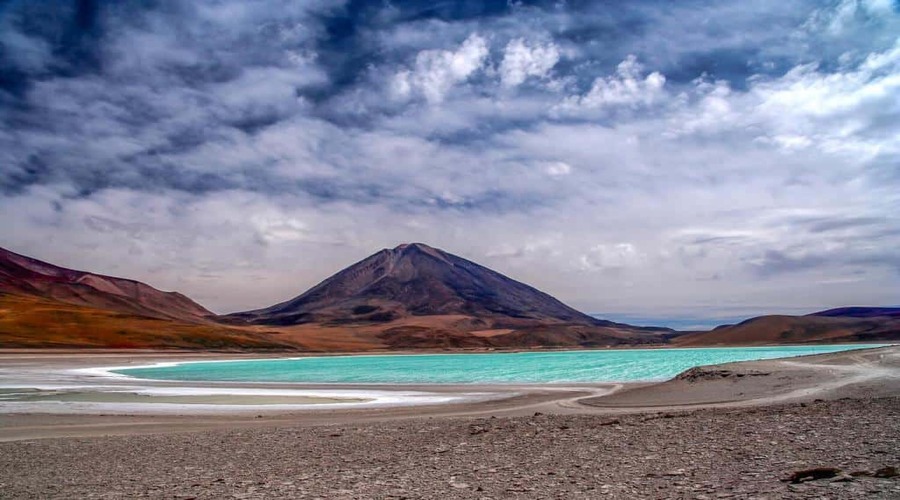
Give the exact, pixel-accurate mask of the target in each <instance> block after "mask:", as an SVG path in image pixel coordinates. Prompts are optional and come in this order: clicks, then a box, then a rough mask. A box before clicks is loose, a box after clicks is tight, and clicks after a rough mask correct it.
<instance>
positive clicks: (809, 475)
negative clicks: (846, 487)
mask: <svg viewBox="0 0 900 500" xmlns="http://www.w3.org/2000/svg"><path fill="white" fill-rule="evenodd" d="M840 473H841V469H838V468H837V467H816V468H815V469H804V470H798V471H796V472H794V473H793V474H791V475H790V476H788V477H787V479H784V481H789V482H791V483H795V484H796V483H802V482H804V481H815V480H818V479H829V478H832V477H835V476H837V475H838V474H840Z"/></svg>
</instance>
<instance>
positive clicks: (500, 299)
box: [231, 243, 622, 326]
mask: <svg viewBox="0 0 900 500" xmlns="http://www.w3.org/2000/svg"><path fill="white" fill-rule="evenodd" d="M409 315H412V316H435V315H463V316H471V317H476V318H495V319H508V320H510V321H512V322H521V321H553V322H561V323H572V324H581V325H589V326H622V325H616V324H615V323H612V322H609V321H603V320H598V319H595V318H593V317H591V316H588V315H586V314H584V313H581V312H579V311H576V310H575V309H572V308H571V307H569V306H567V305H565V304H563V303H562V302H560V301H558V300H556V299H555V298H553V297H551V296H550V295H547V294H546V293H544V292H541V291H540V290H537V289H535V288H532V287H530V286H528V285H526V284H524V283H520V282H518V281H516V280H513V279H511V278H508V277H506V276H504V275H502V274H500V273H498V272H495V271H492V270H490V269H488V268H486V267H483V266H480V265H478V264H476V263H474V262H471V261H468V260H466V259H463V258H461V257H457V256H456V255H453V254H450V253H447V252H444V251H442V250H438V249H436V248H432V247H430V246H428V245H425V244H422V243H409V244H404V245H400V246H398V247H396V248H394V249H384V250H381V251H380V252H378V253H375V254H373V255H371V256H369V257H367V258H365V259H363V260H361V261H360V262H357V263H356V264H353V265H352V266H350V267H348V268H346V269H344V270H343V271H340V272H339V273H337V274H335V275H334V276H332V277H330V278H328V279H326V280H325V281H323V282H322V283H319V284H318V285H316V286H315V287H313V288H311V289H310V290H309V291H307V292H305V293H303V294H302V295H299V296H297V297H295V298H293V299H290V300H288V301H286V302H282V303H280V304H276V305H274V306H271V307H267V308H265V309H258V310H255V311H248V312H243V313H237V314H234V315H231V316H232V317H236V318H242V319H244V320H246V321H248V322H251V323H257V324H269V325H294V324H302V323H320V322H387V321H392V320H395V319H398V318H401V317H405V316H409Z"/></svg>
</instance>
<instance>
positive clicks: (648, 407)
mask: <svg viewBox="0 0 900 500" xmlns="http://www.w3.org/2000/svg"><path fill="white" fill-rule="evenodd" d="M166 354H168V353H166ZM232 355H233V353H228V354H224V353H222V354H218V353H217V354H212V353H205V354H204V355H203V356H197V357H194V356H192V357H190V358H191V359H181V360H180V361H183V362H189V361H193V360H196V359H198V358H200V359H205V360H209V361H214V359H210V358H219V359H221V358H224V357H226V356H229V357H231V356H232ZM110 357H112V358H116V359H117V360H119V361H124V362H123V363H120V364H121V365H124V366H135V365H137V364H146V363H148V362H151V361H154V360H158V361H168V362H171V361H172V360H171V357H170V356H166V355H165V354H163V355H162V356H161V355H160V353H152V354H151V353H141V354H134V353H132V354H128V355H122V354H121V353H117V354H115V355H112V356H110V355H101V356H84V355H72V354H56V355H40V356H37V357H25V358H22V357H17V356H9V355H5V356H4V355H0V380H3V381H4V382H5V381H6V379H7V378H8V376H9V374H10V373H11V372H17V373H19V374H21V373H32V374H33V375H34V374H35V371H36V372H37V376H38V379H31V380H30V381H29V380H21V381H18V382H17V383H16V385H18V386H20V387H22V386H28V385H29V384H32V385H41V382H40V377H45V378H44V379H43V382H42V383H43V384H44V385H45V386H48V387H52V386H53V383H54V382H53V380H47V379H46V374H47V373H48V367H52V369H51V370H50V373H51V374H58V373H61V372H63V371H66V370H68V371H71V370H78V369H85V368H89V367H94V368H96V365H97V363H98V361H99V360H98V358H102V359H106V360H109V359H110ZM179 357H180V356H179ZM28 367H30V369H31V370H32V371H31V372H29V369H28ZM699 370H700V371H701V372H703V373H707V372H709V373H716V372H717V371H721V370H727V371H729V373H730V375H729V376H719V375H714V376H703V375H701V376H700V377H699V378H698V379H696V380H692V381H688V380H681V379H680V376H679V377H676V378H675V379H672V380H668V381H664V382H632V383H588V384H586V383H579V384H418V385H415V384H413V385H402V386H400V385H398V384H298V383H290V382H284V383H258V382H257V383H253V382H240V383H239V382H218V383H217V382H204V383H199V382H176V381H150V380H142V379H133V378H127V377H123V378H121V379H118V378H103V377H98V378H97V379H94V380H89V379H90V378H91V377H90V376H84V377H83V378H81V379H78V378H76V379H74V380H72V379H70V380H67V381H63V382H62V384H61V385H63V386H67V385H68V386H69V387H72V386H78V385H79V384H81V385H82V386H85V385H86V386H88V387H90V386H91V385H92V384H96V383H98V382H100V383H102V385H103V386H104V387H106V388H107V389H110V390H113V391H120V392H140V391H141V390H142V389H141V388H143V390H147V389H148V388H149V390H151V391H153V390H155V391H163V392H165V391H167V390H173V389H175V390H178V389H185V388H187V389H192V388H193V389H200V392H203V391H206V392H209V391H212V392H216V389H221V388H223V387H224V388H226V389H229V388H230V390H232V391H234V390H235V388H237V389H240V390H247V391H251V390H252V391H254V392H265V391H272V390H282V391H293V392H292V394H293V395H295V396H306V397H320V398H338V399H340V398H348V397H349V398H351V399H352V398H356V399H365V398H367V397H371V396H372V395H373V394H375V396H376V397H375V399H376V401H367V402H364V403H359V402H356V403H355V404H356V406H355V407H353V406H348V405H347V404H337V405H335V404H334V403H333V402H328V403H325V404H318V405H307V406H305V407H297V406H292V407H285V406H281V405H274V404H273V405H240V406H241V407H240V408H238V407H237V406H239V405H232V406H231V407H227V408H223V407H218V408H212V409H208V408H201V406H202V405H199V404H194V405H190V406H188V405H182V406H178V407H175V408H170V409H169V410H168V411H162V412H153V411H147V410H148V408H146V407H147V406H151V405H148V404H146V403H140V405H143V407H135V405H131V406H129V407H127V408H124V409H123V411H111V410H109V409H106V410H102V411H96V410H95V411H89V410H88V411H81V412H75V413H72V412H69V413H66V412H63V413H57V414H53V413H48V412H41V411H34V410H32V411H27V412H19V413H9V412H7V413H2V414H0V441H17V440H23V439H39V438H47V437H64V436H82V437H84V436H94V435H108V434H126V435H127V434H134V433H138V434H144V433H157V432H163V433H171V432H185V431H196V430H208V429H212V428H241V427H271V426H279V425H288V424H290V425H310V426H318V425H329V424H335V423H344V424H353V423H361V422H373V421H394V420H409V419H428V418H437V419H446V418H472V417H478V416H498V417H501V416H525V415H529V414H533V413H535V412H540V413H545V414H561V415H575V414H593V415H620V414H631V413H645V412H658V411H682V410H695V409H699V408H727V407H750V406H754V407H759V406H766V405H771V404H778V403H782V402H787V401H799V400H812V399H819V398H825V399H828V398H833V397H834V398H836V397H845V396H846V395H847V394H848V391H849V393H852V392H854V391H856V392H859V391H860V388H863V389H865V390H864V391H863V393H866V394H869V395H900V346H889V347H878V348H866V349H857V350H851V351H841V352H837V353H828V354H814V355H807V356H799V357H791V358H779V359H772V360H763V361H745V362H738V363H730V364H725V365H712V366H707V367H702V368H700V369H699ZM760 372H764V373H765V374H766V375H747V376H743V375H740V374H741V373H744V374H758V373H760ZM57 382H59V381H58V380H57ZM0 385H2V386H4V387H5V386H8V385H9V384H7V383H0ZM136 386H139V388H138V389H135V387H136ZM398 389H399V392H406V394H404V395H406V396H409V395H410V394H411V393H418V395H419V396H420V397H421V398H422V399H421V400H420V401H421V404H418V405H413V406H402V405H392V404H385V403H386V401H385V399H384V398H386V397H388V396H389V395H390V394H391V393H392V394H393V395H397V393H398ZM341 391H344V392H341ZM379 391H383V393H384V394H380V393H379ZM866 391H867V392H866ZM336 393H337V396H336ZM378 397H381V398H382V399H381V401H380V402H379V401H377V398H378ZM428 398H437V399H428ZM441 398H444V399H441ZM446 398H451V399H452V400H451V401H449V402H448V401H447V400H446ZM453 398H455V399H453ZM388 403H389V402H388ZM2 404H3V402H2V401H0V405H2ZM69 404H72V403H69ZM154 405H164V404H163V403H154ZM176 406H177V405H176ZM312 406H315V407H314V408H312ZM201 410H209V411H201Z"/></svg>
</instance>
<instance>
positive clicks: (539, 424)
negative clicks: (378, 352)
mask: <svg viewBox="0 0 900 500" xmlns="http://www.w3.org/2000/svg"><path fill="white" fill-rule="evenodd" d="M28 356H32V357H31V358H29V357H28ZM216 357H223V358H224V357H228V358H234V357H235V355H234V354H232V353H225V354H220V355H202V356H197V355H196V354H176V355H174V356H173V355H172V354H168V353H137V354H124V355H123V354H107V353H97V354H93V355H85V354H84V353H80V354H72V353H32V354H30V355H29V354H25V353H17V354H15V355H13V354H9V353H6V354H4V355H3V356H0V369H2V370H4V372H3V373H5V374H9V373H11V371H17V372H19V373H23V372H28V367H29V366H31V367H36V366H43V367H45V368H47V367H55V368H65V369H74V368H79V367H81V368H84V367H90V366H113V365H116V366H120V365H128V364H147V363H148V362H157V361H162V360H169V361H171V360H172V359H173V358H175V359H185V360H187V359H199V358H202V359H215V358H216ZM111 361H112V362H111ZM121 383H123V384H125V383H133V382H129V381H123V382H121ZM165 384H174V385H177V383H165ZM268 388H271V387H268ZM310 389H322V390H334V387H325V386H313V387H312V388H310ZM346 389H347V390H360V389H365V390H369V391H373V390H383V389H384V390H386V389H387V388H383V387H370V386H366V387H349V388H346ZM403 390H409V391H421V392H427V393H430V394H441V393H443V394H447V395H453V394H458V393H461V392H465V393H472V392H477V393H481V394H492V396H491V397H486V398H483V399H480V400H471V399H467V400H464V401H461V402H459V403H451V404H446V403H442V404H422V405H417V406H384V407H377V408H358V409H345V410H334V409H328V408H325V407H327V406H329V405H330V404H331V403H323V404H322V405H321V407H320V409H316V410H294V411H284V410H279V409H275V410H266V409H265V408H264V407H263V406H257V407H254V408H253V411H250V412H248V411H232V410H228V411H222V412H217V413H200V414H198V413H191V412H187V413H164V414H142V413H131V414H104V415H93V414H84V413H82V414H47V413H42V414H36V413H32V414H3V415H0V440H2V441H4V442H2V443H0V456H2V458H0V497H3V498H65V497H73V496H74V497H94V498H122V497H151V498H229V497H231V498H296V497H309V498H516V497H518V498H548V497H549V498H554V497H557V498H596V497H600V496H601V495H602V496H603V497H607V498H634V497H648V496H650V497H676V498H677V497H683V498H703V497H706V498H730V497H735V498H746V497H768V498H775V497H777V498H782V497H796V498H819V497H823V496H827V497H829V498H862V497H866V498H896V497H897V496H898V495H900V481H898V479H897V478H896V477H876V476H891V475H892V474H891V470H892V469H890V468H891V467H898V466H900V451H898V450H900V347H896V346H895V347H886V348H879V349H868V350H861V351H851V352H842V353H835V354H825V355H817V356H805V357H798V358H790V359H779V360H768V361H754V362H744V363H732V364H727V365H718V366H713V367H703V368H698V369H694V370H690V371H688V372H686V373H684V374H682V375H681V376H679V377H677V378H676V379H674V380H671V381H667V382H662V383H654V384H647V383H643V384H582V385H571V386H553V385H544V386H541V385H536V386H478V387H477V389H474V388H473V387H472V386H444V387H437V386H418V387H406V386H404V387H403ZM257 410H259V411H257ZM134 450H140V453H135V452H134ZM815 468H826V469H829V470H830V472H825V473H823V474H824V475H825V476H827V477H822V478H820V479H817V480H810V481H802V482H798V483H792V482H786V481H783V479H786V478H788V476H790V475H791V474H793V473H795V472H798V471H802V470H805V469H815ZM832 469H833V470H832ZM851 473H853V474H855V475H852V474H851Z"/></svg>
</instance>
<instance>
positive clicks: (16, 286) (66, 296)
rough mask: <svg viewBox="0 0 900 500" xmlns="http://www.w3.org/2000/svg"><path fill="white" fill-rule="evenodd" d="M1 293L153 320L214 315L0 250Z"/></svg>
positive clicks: (121, 281) (145, 289) (183, 301)
mask: <svg viewBox="0 0 900 500" xmlns="http://www.w3.org/2000/svg"><path fill="white" fill-rule="evenodd" d="M0 292H7V293H15V294H20V295H30V296H35V297H41V298H45V299H50V300H55V301H59V302H64V303H67V304H73V305H77V306H87V307H92V308H96V309H106V310H111V311H119V312H124V313H131V314H138V315H143V316H149V317H153V318H165V319H179V320H188V321H196V320H198V319H202V318H206V317H212V316H214V314H213V313H212V312H210V311H208V310H207V309H206V308H204V307H203V306H201V305H200V304H198V303H196V302H194V301H192V300H191V299H189V298H187V297H185V296H184V295H182V294H180V293H177V292H163V291H160V290H157V289H156V288H153V287H152V286H150V285H147V284H144V283H141V282H139V281H134V280H130V279H125V278H114V277H112V276H104V275H102V274H94V273H89V272H86V271H75V270H72V269H66V268H64V267H59V266H55V265H53V264H49V263H47V262H43V261H40V260H37V259H33V258H31V257H26V256H24V255H19V254H17V253H13V252H11V251H9V250H6V249H4V248H0Z"/></svg>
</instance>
